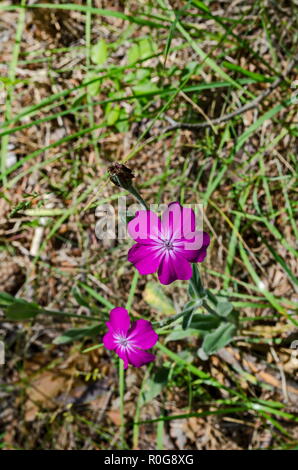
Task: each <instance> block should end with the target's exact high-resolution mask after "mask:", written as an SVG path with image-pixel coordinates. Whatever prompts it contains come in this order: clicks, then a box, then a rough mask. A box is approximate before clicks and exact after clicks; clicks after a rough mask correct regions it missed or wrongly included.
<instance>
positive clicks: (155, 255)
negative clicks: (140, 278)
mask: <svg viewBox="0 0 298 470" xmlns="http://www.w3.org/2000/svg"><path fill="white" fill-rule="evenodd" d="M161 258H162V255H161V251H160V247H159V246H152V245H151V246H146V245H140V244H139V243H136V244H135V245H133V246H132V247H131V248H130V250H129V252H128V256H127V259H128V261H130V262H131V263H133V264H134V265H135V267H136V268H137V270H138V271H139V273H140V274H143V275H144V274H152V273H155V271H156V270H157V268H158V266H159V264H160V261H161Z"/></svg>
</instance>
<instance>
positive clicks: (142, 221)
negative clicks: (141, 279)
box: [128, 202, 210, 284]
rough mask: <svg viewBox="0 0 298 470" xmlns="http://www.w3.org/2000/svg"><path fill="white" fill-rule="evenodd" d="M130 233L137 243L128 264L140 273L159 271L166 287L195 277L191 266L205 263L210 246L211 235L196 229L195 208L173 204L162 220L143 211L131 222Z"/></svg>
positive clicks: (151, 213)
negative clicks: (131, 264) (177, 281)
mask: <svg viewBox="0 0 298 470" xmlns="http://www.w3.org/2000/svg"><path fill="white" fill-rule="evenodd" d="M128 233H129V235H130V236H131V237H132V238H133V239H134V240H135V241H136V242H137V243H136V244H135V245H133V246H132V247H131V248H130V250H129V252H128V261H130V262H131V263H133V264H134V265H135V267H136V268H137V270H138V271H139V273H140V274H143V275H144V274H152V273H154V272H156V271H158V278H159V280H160V282H161V283H162V284H170V283H171V282H173V281H176V280H177V279H180V280H188V279H190V278H191V276H192V266H191V263H201V262H202V261H203V260H204V259H205V256H206V252H207V247H208V245H209V243H210V237H209V235H208V233H206V232H203V231H198V230H196V217H195V213H194V211H193V210H192V209H189V208H185V207H182V206H181V205H180V204H179V203H178V202H172V203H171V204H169V205H168V208H167V209H166V210H165V211H164V212H163V214H162V216H161V219H160V218H159V217H158V216H157V214H155V213H154V212H152V211H149V210H141V211H138V212H137V213H136V216H135V217H134V219H132V220H131V221H130V222H129V223H128Z"/></svg>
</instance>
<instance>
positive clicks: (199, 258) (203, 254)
mask: <svg viewBox="0 0 298 470" xmlns="http://www.w3.org/2000/svg"><path fill="white" fill-rule="evenodd" d="M206 255H207V249H206V248H202V249H201V250H199V253H198V255H197V257H196V259H195V260H194V261H193V262H194V263H202V261H204V259H205V258H206Z"/></svg>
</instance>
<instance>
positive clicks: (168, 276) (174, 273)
mask: <svg viewBox="0 0 298 470" xmlns="http://www.w3.org/2000/svg"><path fill="white" fill-rule="evenodd" d="M191 276H192V267H191V264H190V263H189V262H188V261H187V260H186V259H185V258H184V257H183V256H181V255H179V254H178V253H173V254H166V255H165V256H164V258H163V259H162V262H161V264H160V265H159V268H158V279H159V280H160V282H161V284H165V285H167V284H171V282H174V281H176V280H177V279H180V280H181V281H187V280H188V279H190V278H191Z"/></svg>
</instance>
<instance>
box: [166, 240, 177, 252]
mask: <svg viewBox="0 0 298 470" xmlns="http://www.w3.org/2000/svg"><path fill="white" fill-rule="evenodd" d="M163 247H164V248H165V249H166V250H167V251H171V250H173V249H174V247H173V243H172V242H171V241H170V240H163Z"/></svg>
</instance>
